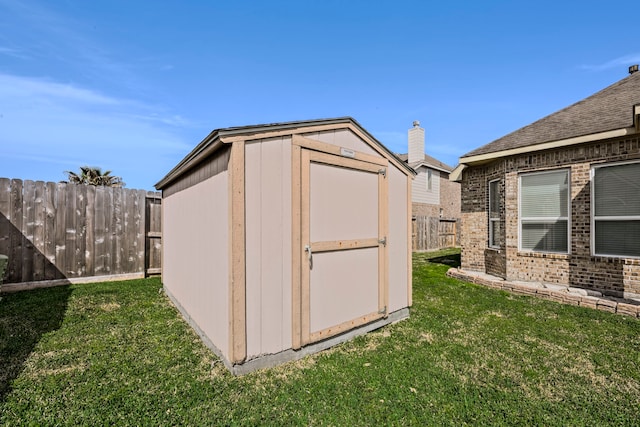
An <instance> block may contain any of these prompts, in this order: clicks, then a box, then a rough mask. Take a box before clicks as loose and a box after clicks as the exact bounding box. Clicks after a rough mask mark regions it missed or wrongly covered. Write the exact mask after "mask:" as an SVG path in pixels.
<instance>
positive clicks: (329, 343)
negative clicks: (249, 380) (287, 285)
mask: <svg viewBox="0 0 640 427" xmlns="http://www.w3.org/2000/svg"><path fill="white" fill-rule="evenodd" d="M408 318H409V308H403V309H402V310H398V311H395V312H393V313H391V314H389V316H388V317H385V318H381V319H379V320H376V321H374V322H371V323H368V324H366V325H364V326H362V327H360V328H357V329H352V330H350V331H347V332H345V333H343V334H340V335H336V336H333V337H331V338H329V339H326V340H324V341H319V342H316V343H314V344H310V345H307V346H304V347H302V348H301V349H300V350H293V349H290V350H285V351H282V352H280V353H276V354H265V355H261V356H259V357H256V358H255V359H252V360H249V361H247V362H245V363H243V364H241V365H233V366H230V365H229V364H228V363H227V362H226V361H224V363H225V366H227V368H228V369H229V370H230V371H231V373H232V374H234V375H244V374H248V373H250V372H254V371H257V370H259V369H265V368H272V367H274V366H278V365H281V364H283V363H287V362H292V361H294V360H300V359H302V358H303V357H306V356H309V355H311V354H314V353H318V352H320V351H323V350H327V349H329V348H331V347H334V346H336V345H338V344H342V343H344V342H347V341H350V340H352V339H353V338H355V337H359V336H361V335H366V334H367V333H369V332H371V331H375V330H376V329H380V328H382V327H383V326H386V325H389V324H391V323H395V322H399V321H401V320H404V319H408ZM205 344H206V343H205ZM214 353H215V350H214ZM216 354H217V353H216Z"/></svg>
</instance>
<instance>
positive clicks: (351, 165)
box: [302, 150, 381, 241]
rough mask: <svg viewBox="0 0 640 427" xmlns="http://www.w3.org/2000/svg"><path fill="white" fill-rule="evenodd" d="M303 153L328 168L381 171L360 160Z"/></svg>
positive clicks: (311, 152)
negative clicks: (338, 167)
mask: <svg viewBox="0 0 640 427" xmlns="http://www.w3.org/2000/svg"><path fill="white" fill-rule="evenodd" d="M303 153H307V156H306V157H307V158H308V159H309V160H310V161H313V162H314V163H323V164H325V165H329V166H340V167H343V168H348V169H358V170H363V171H366V172H371V173H378V171H380V169H381V167H380V165H376V164H372V163H368V162H363V161H362V160H356V159H351V158H349V157H340V156H336V155H335V154H327V153H323V152H320V151H307V150H304V151H303ZM303 155H304V154H303ZM304 163H305V162H302V165H303V167H304ZM303 172H304V171H303ZM303 176H304V175H303ZM302 188H305V187H302ZM303 241H304V239H303Z"/></svg>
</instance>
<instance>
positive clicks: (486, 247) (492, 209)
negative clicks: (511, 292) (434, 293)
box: [451, 66, 640, 297]
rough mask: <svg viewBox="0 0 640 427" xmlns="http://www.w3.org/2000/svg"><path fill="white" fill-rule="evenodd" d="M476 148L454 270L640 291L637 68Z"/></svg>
mask: <svg viewBox="0 0 640 427" xmlns="http://www.w3.org/2000/svg"><path fill="white" fill-rule="evenodd" d="M636 71H637V66H633V67H630V68H629V73H630V75H629V76H627V77H626V78H624V79H622V80H620V81H618V82H617V83H614V84H613V85H611V86H609V87H607V88H605V89H603V90H601V91H600V92H598V93H596V94H594V95H592V96H590V97H588V98H585V99H583V100H582V101H579V102H577V103H575V104H573V105H571V106H569V107H567V108H564V109H562V110H560V111H558V112H556V113H553V114H551V115H549V116H547V117H544V118H542V119H540V120H538V121H536V122H534V123H532V124H530V125H528V126H525V127H523V128H521V129H519V130H516V131H515V132H513V133H510V134H508V135H506V136H504V137H502V138H500V139H497V140H495V141H493V142H491V143H489V144H487V145H484V146H482V147H480V148H477V149H476V150H473V151H471V152H469V153H467V154H465V155H464V156H462V157H461V158H460V164H459V165H458V166H457V167H456V169H455V170H454V171H453V172H452V174H451V179H452V180H455V181H458V182H461V184H462V237H461V246H462V265H461V268H460V272H461V273H464V272H465V271H466V272H469V273H477V272H480V273H487V274H489V275H492V276H497V277H499V278H503V279H506V280H510V281H525V282H538V283H551V284H559V285H565V286H573V287H578V288H583V289H590V290H596V291H599V292H602V293H604V294H607V295H611V296H619V297H638V296H639V295H640V73H638V72H636Z"/></svg>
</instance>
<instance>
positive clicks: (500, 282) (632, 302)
mask: <svg viewBox="0 0 640 427" xmlns="http://www.w3.org/2000/svg"><path fill="white" fill-rule="evenodd" d="M447 276H449V277H453V278H455V279H459V280H463V281H465V282H471V283H475V284H477V285H483V286H486V287H489V288H492V289H500V290H503V291H507V292H511V293H513V294H518V295H529V296H536V297H538V298H542V299H546V300H550V301H556V302H559V303H562V304H569V305H577V306H581V307H588V308H593V309H596V310H601V311H608V312H610V313H618V314H623V315H625V316H631V317H636V318H639V317H640V299H635V298H634V299H624V298H616V297H610V296H605V295H602V294H600V293H599V292H596V291H591V290H587V289H579V288H571V287H568V286H562V285H554V284H547V283H539V282H519V281H509V280H504V279H501V278H500V277H496V276H492V275H490V274H486V273H482V272H479V271H468V270H461V269H459V268H450V269H449V271H447Z"/></svg>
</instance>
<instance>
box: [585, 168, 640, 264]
mask: <svg viewBox="0 0 640 427" xmlns="http://www.w3.org/2000/svg"><path fill="white" fill-rule="evenodd" d="M591 171H592V174H591V178H592V179H591V188H592V191H591V202H592V206H593V209H592V212H591V214H592V218H593V220H592V221H591V224H592V225H591V236H592V237H591V239H592V248H593V250H592V251H593V254H594V255H603V256H628V257H640V163H637V162H636V163H618V164H613V165H603V166H596V167H594V168H593V169H592V170H591Z"/></svg>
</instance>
